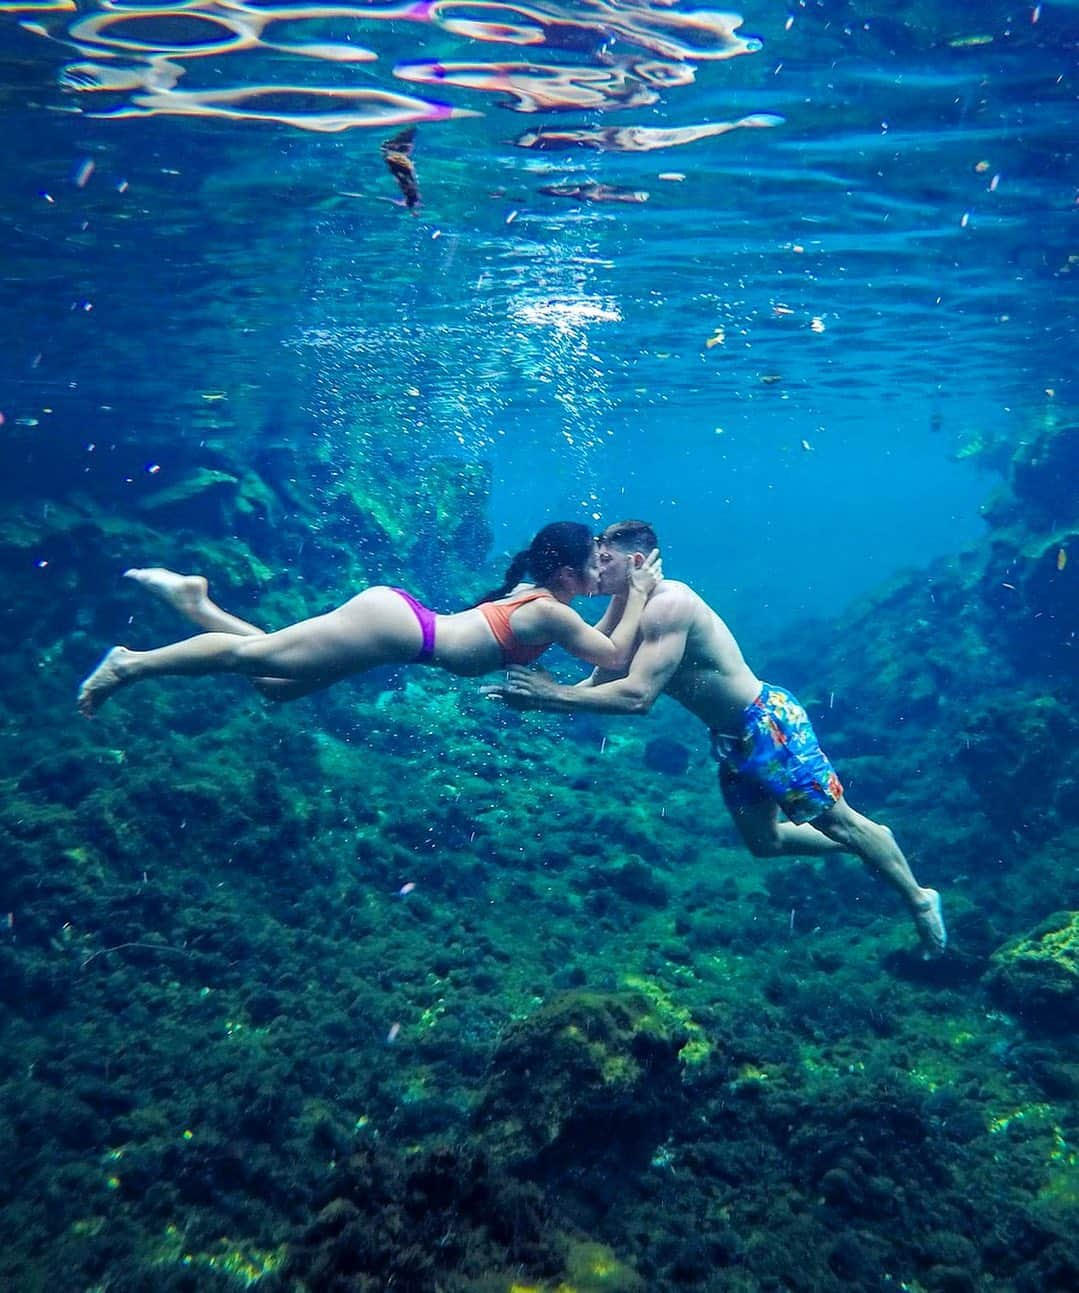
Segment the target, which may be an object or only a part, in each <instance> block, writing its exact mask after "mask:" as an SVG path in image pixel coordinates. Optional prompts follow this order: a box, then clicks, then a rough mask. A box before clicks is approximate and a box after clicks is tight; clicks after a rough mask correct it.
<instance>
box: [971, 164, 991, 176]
mask: <svg viewBox="0 0 1079 1293" xmlns="http://www.w3.org/2000/svg"><path fill="white" fill-rule="evenodd" d="M989 167H990V163H989V162H985V161H982V162H975V163H974V169H975V171H977V173H978V174H979V175H984V174H985V172H986V171H987V170H988V169H989Z"/></svg>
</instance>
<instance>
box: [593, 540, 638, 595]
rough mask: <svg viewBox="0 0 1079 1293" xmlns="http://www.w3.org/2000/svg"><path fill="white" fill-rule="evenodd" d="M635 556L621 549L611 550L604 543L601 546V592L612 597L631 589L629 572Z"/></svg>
mask: <svg viewBox="0 0 1079 1293" xmlns="http://www.w3.org/2000/svg"><path fill="white" fill-rule="evenodd" d="M632 563H633V554H632V553H629V552H622V551H621V549H619V548H609V547H608V546H607V545H606V544H605V543H603V542H602V541H601V542H600V545H599V591H600V592H601V593H603V594H604V595H605V596H608V597H611V596H614V595H615V594H616V593H624V592H625V591H626V589H627V588H628V587H629V571H630V566H631V565H632Z"/></svg>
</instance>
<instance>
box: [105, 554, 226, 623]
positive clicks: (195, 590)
mask: <svg viewBox="0 0 1079 1293" xmlns="http://www.w3.org/2000/svg"><path fill="white" fill-rule="evenodd" d="M124 578H125V579H134V581H135V582H136V583H137V584H142V586H143V588H148V589H149V590H150V592H152V593H155V594H156V595H157V596H158V597H160V598H161V600H162V601H164V602H168V604H169V605H170V606H171V607H173V609H174V610H177V611H179V612H180V614H181V615H187V616H191V615H194V614H195V612H196V611H198V609H199V608H200V607H201V606H202V605H203V603H204V602H205V601H206V593H207V588H208V585H207V583H206V579H205V577H204V576H202V575H178V574H177V573H176V571H175V570H166V569H165V568H164V567H163V566H147V567H146V569H144V570H143V569H139V568H138V567H135V568H134V569H132V570H125V571H124Z"/></svg>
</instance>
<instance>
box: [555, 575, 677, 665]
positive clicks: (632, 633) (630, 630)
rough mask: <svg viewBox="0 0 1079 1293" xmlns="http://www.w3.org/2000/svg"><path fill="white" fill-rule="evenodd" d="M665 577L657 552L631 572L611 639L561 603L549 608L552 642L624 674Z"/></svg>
mask: <svg viewBox="0 0 1079 1293" xmlns="http://www.w3.org/2000/svg"><path fill="white" fill-rule="evenodd" d="M662 578H663V566H662V563H661V561H660V558H659V550H658V549H657V550H655V551H654V552H651V553H650V554H649V555H648V557H647V559H646V560H645V562H644V564H643V565H642V566H640V567H639V568H637V569H635V570H632V571H631V572H630V577H629V591H628V592H627V594H626V597H625V606H624V608H623V611H622V615H621V618H620V619H619V620H618V623H617V624H616V625H615V627H614V628H613V629H612V630H611V634H610V636H609V637H608V636H606V635H605V634H603V633H601V632H600V631H599V630H598V629H597V628H593V627H592V625H591V624H588V623H586V622H585V621H584V620H583V619H581V617H580V616H579V615H578V614H577V612H576V611H574V610H571V609H570V608H569V607H568V606H562V605H561V604H559V603H555V604H554V605H549V604H548V605H545V606H544V610H546V611H548V614H549V619H548V626H549V630H550V633H551V640H552V641H553V642H557V643H558V645H559V646H560V647H562V648H564V649H565V650H566V651H568V652H569V653H570V655H574V656H576V657H577V659H578V660H584V661H585V662H586V663H587V664H592V665H596V666H598V667H599V668H601V669H610V670H614V671H616V672H619V673H620V672H622V671H624V670H625V669H626V668H627V666H628V665H629V662H630V660H632V659H633V652H634V649H635V648H636V645H637V630H638V628H639V627H640V623H641V614H642V613H643V611H644V608H645V604H646V603H647V601H648V598H649V597H650V596H651V594H652V591H653V590H654V589H655V587H656V586H657V584H658V583H659V581H660V580H661V579H662Z"/></svg>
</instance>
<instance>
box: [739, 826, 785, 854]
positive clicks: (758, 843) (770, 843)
mask: <svg viewBox="0 0 1079 1293" xmlns="http://www.w3.org/2000/svg"><path fill="white" fill-rule="evenodd" d="M742 838H743V839H744V840H745V844H746V848H747V849H749V851H750V853H752V854H753V856H754V857H755V858H777V857H779V856H780V855H781V854H782V852H783V841H782V839H781V838H780V835H779V832H778V831H774V832H771V833H761V832H754V833H753V834H752V835H750V834H747V833H746V832H745V831H743V832H742Z"/></svg>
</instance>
